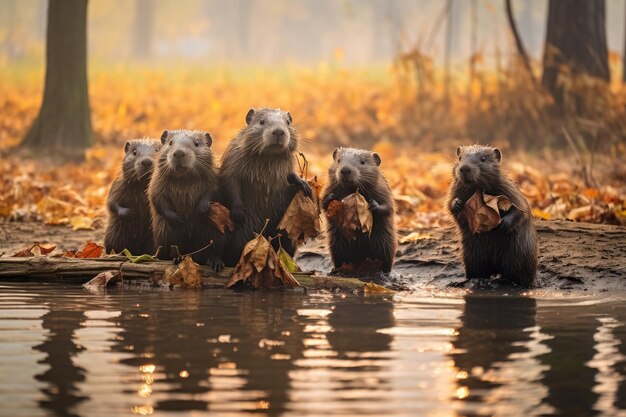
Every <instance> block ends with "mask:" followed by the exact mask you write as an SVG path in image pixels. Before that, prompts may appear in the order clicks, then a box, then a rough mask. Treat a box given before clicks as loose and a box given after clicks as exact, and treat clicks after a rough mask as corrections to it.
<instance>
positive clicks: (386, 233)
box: [322, 148, 397, 273]
mask: <svg viewBox="0 0 626 417" xmlns="http://www.w3.org/2000/svg"><path fill="white" fill-rule="evenodd" d="M380 164H381V158H380V156H379V155H378V154H377V153H376V152H370V151H367V150H362V149H354V148H337V149H335V151H334V152H333V164H332V165H331V167H330V169H329V170H328V179H329V181H328V187H327V188H326V190H325V191H324V195H323V200H322V208H323V209H324V211H326V216H327V218H328V219H329V221H328V229H327V232H328V240H329V246H330V254H331V257H332V259H333V264H334V265H335V269H338V268H341V266H342V265H343V264H344V263H346V264H353V265H358V264H359V263H361V262H363V261H365V260H366V259H370V260H374V261H380V262H381V267H380V268H381V271H382V272H383V273H389V272H390V271H391V267H392V266H393V261H394V257H395V255H396V245H397V237H396V225H395V220H394V214H395V207H394V201H393V194H392V192H391V188H390V187H389V184H387V180H386V179H385V177H384V176H383V174H382V173H381V172H380V168H379V167H380ZM357 192H358V194H355V193H357ZM352 198H356V199H357V200H361V201H363V204H359V203H357V216H356V217H358V218H360V221H359V223H361V224H359V225H354V226H353V225H351V224H350V223H352V221H351V220H350V219H346V218H345V215H340V216H339V217H342V218H343V219H342V220H339V221H338V219H336V218H334V216H333V214H332V210H329V207H330V206H331V203H332V204H336V203H339V202H342V201H343V202H342V203H339V204H340V206H337V207H342V209H343V211H344V212H345V207H346V204H347V200H349V199H352ZM359 205H362V206H363V209H364V210H365V212H361V213H358V212H359V209H358V206H359ZM368 211H369V213H371V220H370V221H371V228H370V226H369V225H366V227H367V228H368V229H369V230H364V224H366V223H368V222H363V221H362V218H363V217H367V218H369V217H370V214H369V213H368ZM350 217H353V216H350ZM345 220H348V222H346V221H345ZM368 220H369V219H368ZM338 223H339V224H338ZM346 226H347V227H346ZM356 229H360V230H356Z"/></svg>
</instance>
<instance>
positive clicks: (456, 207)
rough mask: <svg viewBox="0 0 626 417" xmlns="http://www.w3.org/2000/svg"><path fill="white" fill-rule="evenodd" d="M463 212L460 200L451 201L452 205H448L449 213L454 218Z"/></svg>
mask: <svg viewBox="0 0 626 417" xmlns="http://www.w3.org/2000/svg"><path fill="white" fill-rule="evenodd" d="M462 210H463V201H462V200H461V199H460V198H455V199H454V200H452V204H450V211H452V214H453V215H455V216H458V215H459V213H461V211H462Z"/></svg>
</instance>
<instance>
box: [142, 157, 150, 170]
mask: <svg viewBox="0 0 626 417" xmlns="http://www.w3.org/2000/svg"><path fill="white" fill-rule="evenodd" d="M141 165H143V166H144V167H146V168H150V167H151V166H152V159H144V160H143V161H141Z"/></svg>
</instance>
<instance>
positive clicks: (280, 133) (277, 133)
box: [272, 129, 285, 140]
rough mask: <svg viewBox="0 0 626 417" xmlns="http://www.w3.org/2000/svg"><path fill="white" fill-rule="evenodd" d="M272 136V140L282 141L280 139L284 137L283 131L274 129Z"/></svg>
mask: <svg viewBox="0 0 626 417" xmlns="http://www.w3.org/2000/svg"><path fill="white" fill-rule="evenodd" d="M272 135H274V139H276V140H278V139H282V137H283V136H285V131H284V130H282V129H274V131H273V132H272Z"/></svg>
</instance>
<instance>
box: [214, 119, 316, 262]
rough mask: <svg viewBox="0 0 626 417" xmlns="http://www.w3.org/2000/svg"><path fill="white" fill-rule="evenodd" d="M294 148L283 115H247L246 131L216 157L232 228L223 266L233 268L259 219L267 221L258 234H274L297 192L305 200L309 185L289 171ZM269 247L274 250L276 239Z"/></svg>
mask: <svg viewBox="0 0 626 417" xmlns="http://www.w3.org/2000/svg"><path fill="white" fill-rule="evenodd" d="M297 149H298V136H297V134H296V130H295V129H294V127H293V119H292V117H291V114H290V113H289V112H286V111H284V110H281V109H270V108H261V109H250V110H249V111H248V114H247V115H246V126H245V127H244V128H243V129H242V130H241V131H240V132H239V134H238V135H237V136H236V137H235V138H234V139H233V140H231V141H230V143H229V144H228V147H227V149H226V151H225V152H224V155H223V156H222V167H221V171H220V186H221V189H222V191H223V197H224V200H225V203H226V206H227V207H228V208H229V209H230V211H231V217H232V219H233V220H234V221H235V223H236V226H235V230H233V232H232V233H230V235H229V237H228V239H227V243H226V249H225V250H224V262H225V264H226V265H229V266H233V265H235V264H236V263H237V261H238V260H239V257H240V256H241V252H242V250H243V247H244V246H245V244H246V243H247V242H248V241H249V240H250V239H252V238H254V233H260V232H261V230H263V226H264V224H265V219H268V220H269V222H268V224H267V226H266V227H265V229H264V231H263V235H264V236H266V237H268V236H275V235H276V234H277V233H278V231H277V230H276V227H277V226H278V223H279V222H280V220H281V218H282V216H283V214H284V213H285V210H286V209H287V206H288V205H289V203H290V202H291V200H292V199H293V197H294V196H295V194H296V192H297V191H299V190H302V191H303V192H304V194H305V195H307V196H308V197H310V196H311V187H310V186H309V184H308V183H307V182H306V181H304V180H303V179H301V178H300V177H299V176H298V175H297V174H296V173H295V171H294V157H293V153H294V152H296V151H297ZM283 235H284V234H283ZM284 236H285V235H284ZM272 244H273V245H274V247H275V248H276V249H278V245H279V242H278V239H275V240H273V241H272ZM280 244H281V245H282V247H283V249H285V250H286V251H287V252H288V253H289V254H290V255H292V256H293V254H294V252H295V247H294V246H293V245H292V243H291V242H290V241H289V239H286V238H283V239H281V240H280Z"/></svg>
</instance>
